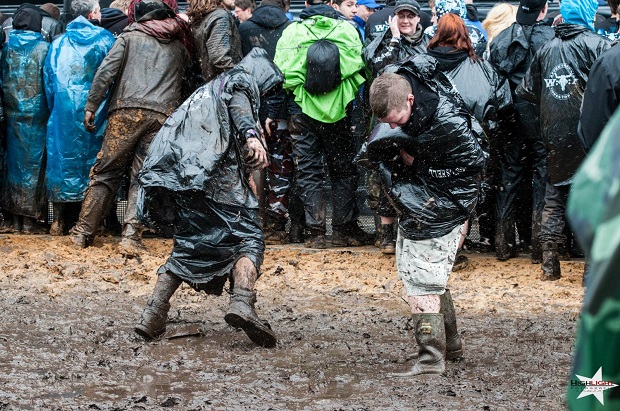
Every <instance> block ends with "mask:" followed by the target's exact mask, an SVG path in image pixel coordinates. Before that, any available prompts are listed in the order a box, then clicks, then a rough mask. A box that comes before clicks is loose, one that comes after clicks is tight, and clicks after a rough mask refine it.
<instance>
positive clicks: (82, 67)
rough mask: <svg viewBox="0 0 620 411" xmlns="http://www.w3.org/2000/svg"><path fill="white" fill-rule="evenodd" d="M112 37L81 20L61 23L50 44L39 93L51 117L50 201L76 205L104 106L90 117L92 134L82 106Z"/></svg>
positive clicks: (94, 151)
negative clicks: (62, 26) (60, 31)
mask: <svg viewBox="0 0 620 411" xmlns="http://www.w3.org/2000/svg"><path fill="white" fill-rule="evenodd" d="M113 43H114V36H113V35H112V34H111V33H110V32H109V31H107V30H105V29H103V28H101V27H96V26H94V25H92V24H91V23H89V22H88V20H86V19H85V18H84V17H81V16H80V17H78V18H76V19H75V20H73V21H72V22H71V23H69V24H68V25H67V31H66V33H65V34H64V35H63V36H61V37H59V38H58V39H56V40H54V42H53V43H52V45H51V47H50V51H49V53H48V56H47V60H46V63H45V71H44V75H45V92H46V96H47V100H48V105H49V107H50V110H51V115H50V118H49V121H48V124H47V128H48V129H47V155H48V160H47V189H48V196H49V199H50V200H51V201H55V202H73V201H82V199H83V198H84V191H85V190H86V187H87V186H88V181H89V179H88V175H89V172H90V168H91V167H92V166H93V164H94V163H95V158H96V156H97V153H98V152H99V149H100V148H101V143H102V141H103V132H104V129H105V124H106V117H107V110H106V104H105V102H104V103H102V104H101V105H100V106H99V109H98V110H97V112H96V114H95V115H96V117H95V131H93V132H92V133H89V132H87V131H86V130H85V129H84V126H83V124H82V120H83V119H84V106H85V105H86V99H87V97H88V91H89V90H90V86H91V84H92V81H93V78H94V77H95V73H96V71H97V68H98V67H99V65H100V64H101V62H102V61H103V59H104V57H105V56H106V54H107V53H108V51H109V50H110V48H111V47H112V44H113Z"/></svg>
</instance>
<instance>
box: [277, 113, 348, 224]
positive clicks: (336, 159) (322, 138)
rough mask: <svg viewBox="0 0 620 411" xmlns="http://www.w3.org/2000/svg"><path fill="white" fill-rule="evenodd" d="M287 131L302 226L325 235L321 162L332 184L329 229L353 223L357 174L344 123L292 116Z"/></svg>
mask: <svg viewBox="0 0 620 411" xmlns="http://www.w3.org/2000/svg"><path fill="white" fill-rule="evenodd" d="M289 130H290V132H291V142H292V145H293V155H294V157H295V162H296V164H295V165H296V170H295V175H296V181H297V184H298V187H299V192H300V195H301V199H302V201H303V204H304V210H305V217H306V226H307V227H308V228H310V229H311V230H313V231H316V232H322V233H325V231H326V203H325V198H324V191H323V188H324V183H325V173H324V172H323V159H324V160H325V162H326V163H327V168H328V170H329V176H330V179H331V183H332V206H333V213H332V226H334V227H338V226H342V225H344V224H346V223H350V222H354V221H356V220H357V217H358V215H359V209H358V207H357V200H356V196H355V192H356V190H357V186H358V180H359V173H358V171H357V167H356V166H355V164H354V163H353V158H354V157H355V145H354V142H353V139H352V137H351V132H350V127H349V122H348V119H347V118H346V117H345V118H344V119H342V120H340V121H337V122H336V123H323V122H320V121H317V120H314V119H312V118H310V117H308V116H307V115H305V114H294V115H292V116H291V118H290V121H289Z"/></svg>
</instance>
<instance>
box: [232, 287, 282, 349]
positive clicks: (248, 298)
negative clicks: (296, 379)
mask: <svg viewBox="0 0 620 411" xmlns="http://www.w3.org/2000/svg"><path fill="white" fill-rule="evenodd" d="M255 303H256V293H255V292H254V291H250V290H246V289H245V288H240V287H235V288H234V289H233V292H232V294H231V295H230V305H229V307H228V312H227V313H226V315H225V316H224V320H225V321H226V322H227V323H228V324H230V325H231V326H233V327H235V328H241V329H242V330H243V331H245V333H246V334H247V335H248V337H249V338H250V340H252V341H253V342H254V343H256V344H258V345H260V346H261V347H275V346H276V343H277V339H276V335H275V333H274V332H273V331H272V330H271V326H270V325H269V323H267V322H266V321H262V320H261V319H260V318H258V315H256V310H255V309H254V304H255Z"/></svg>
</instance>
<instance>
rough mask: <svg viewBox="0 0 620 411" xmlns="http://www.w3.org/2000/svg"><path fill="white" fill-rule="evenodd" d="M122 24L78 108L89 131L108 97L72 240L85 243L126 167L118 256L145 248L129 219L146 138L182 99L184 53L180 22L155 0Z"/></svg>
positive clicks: (133, 213)
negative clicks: (83, 104) (126, 189)
mask: <svg viewBox="0 0 620 411" xmlns="http://www.w3.org/2000/svg"><path fill="white" fill-rule="evenodd" d="M134 12H135V14H134V16H135V18H136V23H133V24H132V25H131V26H129V27H128V28H127V29H126V30H125V31H124V32H123V34H121V36H120V37H119V38H118V39H117V40H116V43H114V46H113V47H112V49H111V50H110V52H109V53H108V55H107V56H106V58H105V59H104V60H103V62H102V63H101V66H99V69H98V70H97V73H96V74H95V78H94V79H93V82H92V85H91V87H90V93H89V94H88V100H87V102H86V107H85V108H84V113H85V115H84V126H85V127H86V129H87V130H94V129H95V121H96V118H95V112H96V111H97V109H98V108H99V106H100V105H101V104H102V102H103V101H105V99H106V94H107V92H108V90H109V89H110V88H111V87H112V84H116V86H115V87H114V88H113V89H112V90H113V91H112V93H111V94H110V96H109V97H108V102H109V108H108V124H107V126H106V130H105V137H104V140H103V145H102V147H101V151H100V152H99V154H98V155H97V161H96V162H95V164H94V166H93V168H92V169H91V171H90V183H89V184H88V189H87V190H86V193H85V194H84V202H83V204H82V211H81V212H80V218H79V221H78V223H77V224H76V225H75V227H74V228H73V229H72V234H73V237H72V240H73V242H74V244H76V245H77V246H78V247H80V248H84V247H88V246H89V245H91V244H92V241H93V238H94V237H95V234H96V233H97V229H98V228H99V225H100V224H101V219H102V218H103V217H104V216H105V215H106V213H107V212H108V210H109V208H110V207H111V205H112V202H113V201H114V196H115V194H116V192H117V191H118V188H119V186H120V184H121V181H122V178H123V173H124V171H125V168H126V167H127V166H128V165H129V164H130V165H131V180H130V185H129V193H128V199H127V210H126V211H125V216H124V221H123V233H122V237H123V238H122V240H121V242H120V244H119V251H120V252H121V254H123V255H126V256H130V257H133V256H138V255H139V254H140V253H141V252H142V251H144V246H143V245H142V224H141V223H140V221H139V220H138V217H137V215H136V201H137V194H138V173H139V172H140V169H141V168H142V164H143V162H144V158H145V156H146V153H147V151H148V149H149V146H150V144H151V141H152V139H153V137H154V136H155V134H156V133H157V131H159V129H160V128H161V126H162V125H163V124H164V122H165V121H166V118H168V116H169V115H170V114H171V113H172V112H173V111H174V110H175V109H176V108H177V107H178V106H179V105H180V104H181V102H182V101H183V91H184V90H187V87H186V86H185V85H184V80H185V79H186V78H187V77H188V74H187V73H188V72H189V68H190V66H191V65H190V56H189V52H188V51H187V49H186V48H185V46H184V45H183V43H182V42H181V41H180V40H179V38H181V37H182V35H181V34H180V32H181V30H183V27H184V25H182V24H181V23H179V22H178V20H177V19H176V13H175V12H174V11H173V10H172V9H171V8H170V7H169V6H168V5H166V4H164V3H163V2H161V1H160V0H141V1H140V2H139V3H136V5H135V10H134Z"/></svg>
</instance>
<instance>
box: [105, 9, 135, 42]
mask: <svg viewBox="0 0 620 411" xmlns="http://www.w3.org/2000/svg"><path fill="white" fill-rule="evenodd" d="M128 24H129V18H128V17H127V15H126V14H125V13H123V12H122V11H121V10H119V9H113V8H103V9H101V27H103V28H104V29H106V30H108V31H109V32H110V33H112V34H114V37H118V36H120V35H121V33H122V32H123V29H124V28H125V27H127V25H128Z"/></svg>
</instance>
